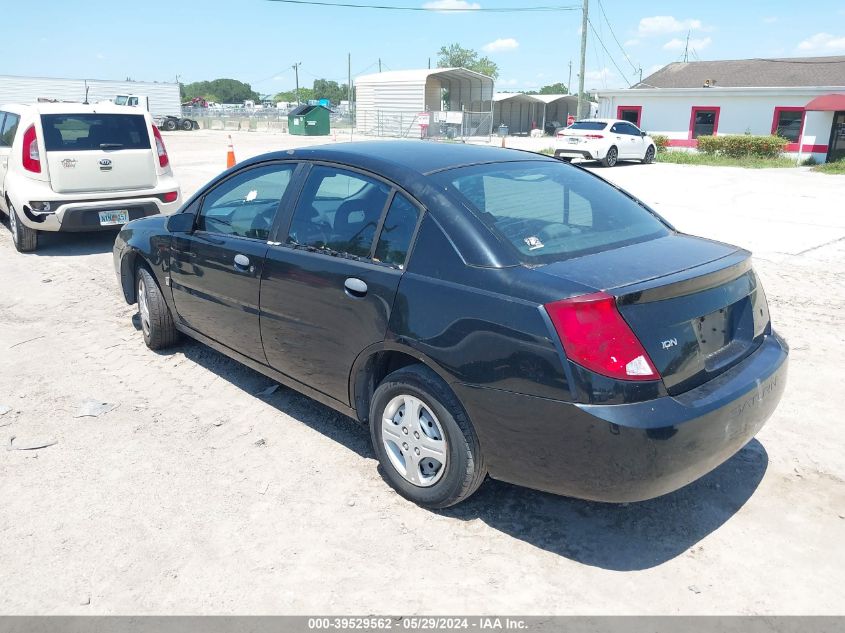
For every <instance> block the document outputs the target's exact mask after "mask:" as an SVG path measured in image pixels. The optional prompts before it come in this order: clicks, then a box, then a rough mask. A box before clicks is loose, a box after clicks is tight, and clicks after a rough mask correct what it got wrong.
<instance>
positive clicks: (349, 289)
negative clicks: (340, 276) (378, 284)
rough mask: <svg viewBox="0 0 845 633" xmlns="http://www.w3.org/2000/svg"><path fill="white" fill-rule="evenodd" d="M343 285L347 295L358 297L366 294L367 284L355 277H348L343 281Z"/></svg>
mask: <svg viewBox="0 0 845 633" xmlns="http://www.w3.org/2000/svg"><path fill="white" fill-rule="evenodd" d="M343 287H344V289H345V290H346V294H347V295H349V296H350V297H354V298H356V299H360V298H361V297H363V296H364V295H366V294H367V284H366V283H364V282H363V281H361V280H360V279H358V278H357V277H350V278H349V279H347V280H346V281H344V282H343Z"/></svg>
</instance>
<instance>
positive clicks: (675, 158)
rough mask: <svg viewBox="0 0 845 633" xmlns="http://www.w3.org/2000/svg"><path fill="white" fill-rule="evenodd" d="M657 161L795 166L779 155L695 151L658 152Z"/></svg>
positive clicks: (682, 163)
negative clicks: (769, 156)
mask: <svg viewBox="0 0 845 633" xmlns="http://www.w3.org/2000/svg"><path fill="white" fill-rule="evenodd" d="M657 162H659V163H674V164H675V165H713V166H716V167H746V168H749V169H765V168H770V167H795V166H796V165H795V161H794V160H792V159H791V158H786V157H785V156H781V157H778V158H759V157H756V156H746V157H744V158H735V157H733V156H722V155H720V154H702V153H696V152H660V153H658V154H657Z"/></svg>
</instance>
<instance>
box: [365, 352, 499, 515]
mask: <svg viewBox="0 0 845 633" xmlns="http://www.w3.org/2000/svg"><path fill="white" fill-rule="evenodd" d="M370 434H371V436H372V441H373V448H374V450H375V453H376V456H377V457H378V460H379V462H380V463H381V467H382V470H383V473H384V477H385V479H386V480H387V482H388V483H389V484H390V485H391V487H393V489H394V490H396V492H398V493H399V494H400V495H402V496H403V497H405V498H406V499H408V500H410V501H413V502H414V503H416V504H418V505H421V506H423V507H426V508H446V507H449V506H452V505H455V504H456V503H459V502H461V501H463V500H464V499H466V498H467V497H469V496H470V495H471V494H472V493H474V492H475V491H476V490H477V489H478V487H479V486H480V485H481V482H482V481H484V477H485V476H486V474H487V470H486V468H485V465H484V458H483V456H482V454H481V447H480V446H479V443H478V438H477V436H476V435H475V431H474V430H473V428H472V425H471V424H470V422H469V419H468V418H467V415H466V413H465V412H464V410H463V407H462V406H461V405H460V403H459V402H458V400H457V398H456V397H455V395H454V394H453V393H452V391H451V390H450V389H449V387H448V386H447V385H446V384H445V383H444V382H443V381H442V380H441V379H440V378H439V377H438V376H437V375H436V374H435V373H434V372H433V371H431V370H430V369H428V368H427V367H425V366H423V365H411V366H409V367H404V368H402V369H398V370H396V371H394V372H393V373H391V374H389V375H388V376H387V377H385V379H384V380H383V381H382V383H381V384H380V385H379V386H378V388H377V389H376V391H375V393H374V394H373V400H372V403H371V406H370Z"/></svg>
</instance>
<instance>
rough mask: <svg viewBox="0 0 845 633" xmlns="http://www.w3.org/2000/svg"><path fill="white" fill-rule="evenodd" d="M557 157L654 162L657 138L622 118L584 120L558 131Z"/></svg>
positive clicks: (607, 164) (612, 162)
mask: <svg viewBox="0 0 845 633" xmlns="http://www.w3.org/2000/svg"><path fill="white" fill-rule="evenodd" d="M555 139H556V141H557V142H556V147H555V154H554V155H555V158H560V159H561V160H566V161H571V160H573V159H575V158H578V159H582V160H600V161H601V163H602V165H604V166H605V167H613V166H614V165H615V164H616V163H617V162H619V161H620V160H638V161H641V162H643V163H651V162H654V155H655V153H656V151H657V150H656V148H655V145H654V140H653V139H652V138H651V137H650V136H649V135H648V134H646V133H645V132H643V131H642V130H640V128H638V127H637V126H636V125H634V124H633V123H630V122H628V121H622V120H620V119H584V120H582V121H575V123H573V124H572V125H570V126H568V127H565V128H563V129H562V130H558V131H557V133H556V134H555Z"/></svg>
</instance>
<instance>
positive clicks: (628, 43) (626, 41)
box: [625, 38, 640, 47]
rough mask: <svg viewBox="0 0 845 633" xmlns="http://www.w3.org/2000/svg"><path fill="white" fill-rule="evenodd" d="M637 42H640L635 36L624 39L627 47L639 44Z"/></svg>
mask: <svg viewBox="0 0 845 633" xmlns="http://www.w3.org/2000/svg"><path fill="white" fill-rule="evenodd" d="M639 44H640V40H638V39H636V38H634V39H632V40H625V46H628V47H631V46H639Z"/></svg>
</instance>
